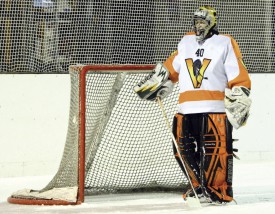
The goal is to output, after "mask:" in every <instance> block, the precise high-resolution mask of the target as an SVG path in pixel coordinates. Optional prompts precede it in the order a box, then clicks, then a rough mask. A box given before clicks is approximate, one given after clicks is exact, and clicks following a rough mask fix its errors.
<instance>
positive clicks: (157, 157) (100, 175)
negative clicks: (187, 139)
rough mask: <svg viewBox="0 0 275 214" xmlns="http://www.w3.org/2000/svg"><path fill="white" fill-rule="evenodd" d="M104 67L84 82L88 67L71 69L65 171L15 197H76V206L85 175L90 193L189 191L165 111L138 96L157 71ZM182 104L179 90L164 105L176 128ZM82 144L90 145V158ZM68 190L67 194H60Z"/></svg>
mask: <svg viewBox="0 0 275 214" xmlns="http://www.w3.org/2000/svg"><path fill="white" fill-rule="evenodd" d="M92 67H93V66H92ZM102 67H104V68H107V70H106V71H100V70H96V69H88V72H87V74H86V75H85V76H84V78H83V76H82V77H81V75H80V74H81V73H83V72H84V70H83V69H82V66H70V75H71V104H70V117H69V127H68V132H67V140H66V144H65V149H64V153H63V157H62V160H61V164H60V167H59V170H58V172H57V173H56V175H55V176H54V178H53V179H52V181H51V182H50V183H49V184H48V185H47V186H46V187H45V188H44V189H43V190H41V191H39V192H37V191H30V190H26V191H25V190H24V191H22V190H20V191H19V192H17V193H15V194H13V198H34V199H35V200H37V198H40V199H41V198H42V199H47V200H49V199H54V198H58V199H59V200H67V199H66V198H67V197H68V195H72V196H73V199H71V198H70V199H68V200H69V201H72V202H76V200H77V198H76V197H75V196H76V195H77V192H76V191H78V188H81V187H80V186H81V185H82V184H81V182H82V181H81V176H83V177H84V179H83V185H84V188H83V189H84V191H85V194H101V193H117V192H121V193H122V192H123V193H125V192H138V191H184V189H186V188H187V180H186V178H185V176H184V174H183V172H182V171H181V169H180V167H179V165H178V163H177V161H176V159H175V157H174V153H173V146H172V145H173V144H172V140H171V135H170V133H169V130H168V128H167V127H166V123H165V119H164V118H163V115H162V111H161V109H160V106H159V105H158V104H157V102H153V101H145V100H141V99H140V98H139V97H138V96H137V94H136V93H134V91H133V87H134V85H135V84H137V83H138V82H140V80H141V79H144V77H145V76H146V75H148V72H150V71H151V70H147V71H145V72H144V70H141V69H139V67H140V66H134V65H129V66H128V67H135V69H134V70H133V69H132V70H131V69H129V70H125V69H124V71H121V70H120V71H119V69H117V66H102ZM121 67H123V68H124V67H125V66H121ZM126 67H127V66H126ZM149 67H151V68H153V66H149ZM84 68H85V67H84ZM83 91H84V92H85V93H83ZM177 102H178V87H177V86H176V87H175V89H174V92H173V93H172V94H171V95H170V96H169V97H168V98H166V99H165V100H164V106H165V109H166V111H167V115H168V118H169V121H170V122H171V123H172V120H173V116H174V114H175V113H176V112H177ZM84 136H85V137H84ZM82 139H83V140H82ZM80 144H82V145H83V144H84V145H85V153H84V152H82V149H81V145H80ZM84 154H85V156H84ZM81 158H83V159H84V165H85V167H82V164H81ZM75 187H76V188H75ZM63 190H64V191H65V193H66V194H65V193H63V194H60V192H62V191H63ZM71 191H72V193H69V192H71ZM78 194H81V193H78ZM60 195H61V196H62V195H63V196H62V197H60ZM64 197H65V198H64Z"/></svg>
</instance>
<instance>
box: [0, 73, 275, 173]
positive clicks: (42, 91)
mask: <svg viewBox="0 0 275 214" xmlns="http://www.w3.org/2000/svg"><path fill="white" fill-rule="evenodd" d="M251 79H252V94H251V97H252V99H253V104H252V108H251V116H250V118H249V120H248V123H247V125H246V126H245V127H242V128H241V129H239V130H237V131H234V137H235V138H238V139H240V140H239V141H238V142H235V143H234V144H235V147H237V148H238V149H239V156H240V157H241V161H253V160H254V161H261V160H275V139H274V138H275V137H274V134H275V130H274V127H275V112H274V109H275V99H274V96H273V94H274V91H275V74H251ZM69 101H70V77H69V75H66V74H61V75H52V74H40V75H31V74H20V75H19V74H17V75H11V74H9V75H4V74H2V75H0V145H1V147H0V177H9V176H29V175H30V176H32V175H50V174H54V173H55V172H56V170H57V169H58V166H59V163H60V160H61V157H62V152H63V147H64V143H65V140H66V134H67V126H68V115H69Z"/></svg>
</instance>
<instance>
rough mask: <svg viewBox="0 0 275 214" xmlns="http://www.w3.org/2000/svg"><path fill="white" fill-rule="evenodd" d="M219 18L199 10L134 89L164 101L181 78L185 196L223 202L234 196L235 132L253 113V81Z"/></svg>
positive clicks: (177, 132)
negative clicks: (187, 29) (221, 30)
mask: <svg viewBox="0 0 275 214" xmlns="http://www.w3.org/2000/svg"><path fill="white" fill-rule="evenodd" d="M217 19H218V16H217V12H216V10H215V9H214V8H212V7H210V6H202V7H200V8H199V9H198V10H196V11H195V13H194V17H193V32H190V33H187V34H186V35H185V36H184V37H183V38H182V39H181V41H180V42H179V44H178V48H177V50H176V51H175V52H174V53H173V54H171V56H169V57H168V58H167V59H166V60H165V61H164V62H163V63H158V64H157V65H156V67H155V70H154V72H153V73H152V74H150V75H149V76H147V77H146V78H145V79H144V80H142V81H141V82H140V83H139V84H137V85H136V86H135V87H134V91H135V92H136V93H137V95H138V96H139V97H140V98H141V99H144V100H150V101H154V100H156V99H157V98H160V99H164V98H165V97H166V96H168V95H169V93H170V92H171V91H172V90H173V85H174V83H176V82H178V84H179V89H180V91H179V93H180V94H179V102H178V113H177V114H176V115H175V117H174V121H173V129H172V131H173V135H174V138H175V139H176V145H177V148H179V149H176V148H175V145H174V144H173V145H174V154H175V158H176V160H177V161H178V163H179V165H180V167H181V168H182V170H183V173H185V175H188V176H189V177H190V189H189V190H187V191H185V192H184V193H183V198H184V199H188V198H192V197H195V196H196V197H198V198H200V199H201V200H204V201H206V202H209V203H220V204H221V203H228V202H231V201H232V200H234V197H233V188H232V176H233V145H232V144H233V140H232V130H233V127H234V128H235V129H238V128H240V127H242V126H243V125H245V123H246V121H247V118H248V116H249V110H250V105H251V99H250V97H249V95H250V89H251V81H250V78H249V75H248V71H247V68H246V66H245V64H244V62H243V60H242V54H241V52H240V49H239V46H238V44H237V42H236V41H235V40H234V39H233V38H232V36H230V35H224V34H221V33H219V32H218V21H217ZM183 165H184V166H183ZM191 187H192V188H191Z"/></svg>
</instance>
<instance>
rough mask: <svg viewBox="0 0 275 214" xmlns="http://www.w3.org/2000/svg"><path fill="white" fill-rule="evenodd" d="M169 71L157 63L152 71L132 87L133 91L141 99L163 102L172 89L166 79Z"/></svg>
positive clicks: (171, 85) (171, 84)
mask: <svg viewBox="0 0 275 214" xmlns="http://www.w3.org/2000/svg"><path fill="white" fill-rule="evenodd" d="M168 77H169V71H168V70H167V69H166V68H165V67H164V66H163V64H162V63H157V65H156V67H155V69H154V71H153V72H152V73H151V74H149V75H148V76H146V77H145V79H143V80H142V81H141V82H140V83H138V84H137V85H136V86H135V87H134V91H135V92H136V93H137V95H138V96H139V97H140V98H141V99H145V100H151V101H155V100H156V98H157V97H159V98H160V99H161V100H163V99H164V98H165V97H167V96H168V95H169V94H170V93H171V92H172V91H173V88H174V84H173V83H172V81H171V80H170V79H169V78H168Z"/></svg>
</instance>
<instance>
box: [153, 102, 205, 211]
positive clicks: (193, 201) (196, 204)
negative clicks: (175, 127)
mask: <svg viewBox="0 0 275 214" xmlns="http://www.w3.org/2000/svg"><path fill="white" fill-rule="evenodd" d="M157 101H158V104H159V106H160V108H161V111H162V115H163V118H164V119H165V122H166V126H167V129H168V130H169V133H170V135H171V137H172V141H173V143H174V145H175V148H176V150H177V152H178V154H179V159H180V161H181V163H182V165H183V167H184V170H185V171H186V172H187V169H186V166H185V163H184V161H183V159H182V157H181V155H180V152H179V148H178V144H177V142H176V139H175V136H174V134H173V133H172V131H171V126H170V123H169V121H168V117H167V114H166V112H165V110H164V107H163V103H162V101H161V99H160V98H159V97H157ZM186 175H187V180H188V182H189V183H190V186H191V188H192V190H193V192H194V195H195V198H192V197H187V198H186V203H187V205H188V206H189V207H190V208H201V207H202V206H201V203H200V200H199V197H198V195H197V193H196V191H195V188H194V186H193V184H192V182H191V179H190V176H189V175H188V173H186Z"/></svg>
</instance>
